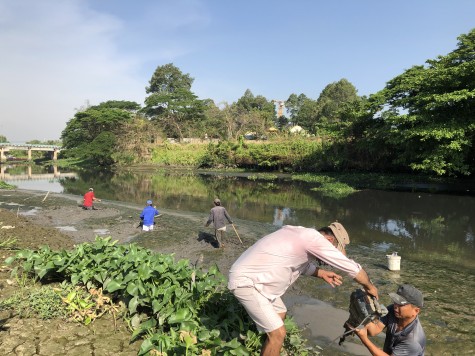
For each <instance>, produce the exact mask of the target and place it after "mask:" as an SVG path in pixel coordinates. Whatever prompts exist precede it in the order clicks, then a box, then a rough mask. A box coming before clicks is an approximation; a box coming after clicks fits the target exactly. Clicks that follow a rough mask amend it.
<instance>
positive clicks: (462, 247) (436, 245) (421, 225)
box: [5, 168, 475, 355]
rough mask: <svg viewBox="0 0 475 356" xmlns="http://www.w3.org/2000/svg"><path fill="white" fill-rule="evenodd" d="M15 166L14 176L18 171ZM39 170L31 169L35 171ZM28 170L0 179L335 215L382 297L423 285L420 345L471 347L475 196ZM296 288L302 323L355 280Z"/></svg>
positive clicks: (447, 349)
mask: <svg viewBox="0 0 475 356" xmlns="http://www.w3.org/2000/svg"><path fill="white" fill-rule="evenodd" d="M16 169H17V170H18V172H19V173H18V176H20V175H23V176H24V175H25V173H24V172H21V169H19V168H16ZM36 169H37V168H35V170H36ZM39 170H40V172H39V173H37V174H42V172H41V169H39ZM5 172H7V173H8V169H7V170H6V171H5ZM50 174H51V173H50ZM34 175H35V172H33V174H30V177H29V178H27V179H25V180H22V179H20V178H18V179H16V180H15V177H14V176H15V173H14V172H13V171H11V172H10V174H9V177H8V179H7V182H8V183H11V184H15V185H17V186H18V187H19V188H24V189H35V190H44V191H52V192H64V193H69V194H77V195H78V199H80V196H81V195H82V194H84V192H86V191H87V189H88V188H89V187H94V191H95V193H96V196H97V197H99V198H102V199H103V201H105V202H107V200H111V201H124V202H133V203H137V204H145V201H146V200H147V199H153V200H154V202H155V204H157V206H158V208H159V209H160V208H165V209H172V210H182V211H193V212H203V216H204V217H206V216H207V213H208V211H209V209H210V208H211V207H212V201H213V199H214V198H215V197H219V198H220V199H221V201H222V203H223V205H224V206H225V207H226V209H227V210H228V212H229V213H230V214H231V216H232V217H233V218H235V219H243V220H252V221H256V222H259V223H262V224H268V225H269V226H270V227H274V228H278V227H280V226H282V225H284V224H290V225H302V226H307V227H321V226H324V225H327V224H328V223H330V222H332V221H334V220H338V221H340V222H341V223H343V224H344V226H345V227H346V229H347V230H348V232H349V233H350V237H351V244H350V245H349V246H348V254H349V256H350V257H351V258H353V259H354V260H356V261H357V262H358V263H360V264H362V265H363V266H364V267H365V269H367V270H368V271H369V273H370V276H371V278H372V280H373V282H374V283H375V284H376V285H377V286H378V288H379V290H380V293H381V300H382V301H383V302H384V303H386V304H389V302H390V300H389V297H388V296H387V293H389V292H391V291H394V290H395V289H396V288H397V286H398V285H399V284H401V283H411V284H414V285H415V286H417V287H418V288H419V289H421V290H422V291H423V293H424V297H425V301H426V306H425V307H424V308H423V310H422V313H421V315H420V319H421V321H422V324H423V326H424V329H425V331H426V335H427V339H428V343H427V354H428V355H469V354H470V355H471V354H475V338H474V332H475V302H474V297H473V296H474V295H475V273H474V272H475V259H474V258H473V256H474V252H475V242H474V239H475V221H474V219H475V197H474V196H468V195H465V196H464V195H448V194H430V193H417V192H390V191H381V190H371V189H369V190H363V191H358V192H356V193H354V194H351V195H349V196H348V197H346V198H342V199H334V198H329V197H325V196H323V195H322V194H321V193H319V192H315V191H312V190H311V188H312V186H311V185H309V184H306V183H302V182H295V181H292V180H290V179H289V178H288V177H286V178H281V179H272V180H271V179H268V180H266V179H256V178H257V177H256V175H253V174H249V175H242V176H235V175H224V174H204V173H203V174H198V173H195V172H193V171H166V170H150V171H140V172H133V171H127V172H121V173H115V174H112V173H103V172H102V173H101V172H99V173H97V172H96V173H94V174H91V173H84V172H83V173H76V174H69V175H66V174H62V173H59V174H57V175H56V176H54V175H53V177H51V176H48V177H47V178H44V177H43V179H41V177H39V176H38V177H37V178H36V179H35V177H32V176H34ZM12 177H13V178H12ZM393 252H397V253H398V254H399V255H400V256H401V270H400V271H389V270H388V268H387V257H386V255H388V254H391V253H393ZM296 288H297V289H298V290H299V291H300V292H299V293H302V294H303V295H305V296H306V297H305V298H304V299H303V300H295V299H294V300H290V301H289V302H290V303H291V304H292V309H290V310H292V311H293V312H294V315H295V317H296V318H297V320H300V321H301V322H305V323H307V322H308V319H309V314H314V315H315V316H316V317H317V316H318V307H316V306H315V305H317V304H318V301H317V300H324V301H326V302H328V303H329V304H330V305H331V306H332V307H335V308H337V309H336V310H338V311H339V312H343V311H344V310H345V309H347V307H348V302H349V295H350V293H351V291H352V290H354V289H355V288H356V286H355V284H353V283H344V285H342V286H341V287H339V288H337V290H336V289H331V288H327V287H318V288H315V286H314V284H312V283H311V282H310V281H309V279H305V278H301V279H299V281H298V285H297V287H296ZM313 298H314V299H313ZM343 315H347V314H345V313H343ZM323 329H325V328H323ZM333 335H334V334H333ZM307 336H308V337H309V338H310V339H314V340H315V342H317V343H318V344H319V345H326V344H329V342H330V341H331V340H330V339H329V338H328V336H327V335H326V334H325V332H324V330H323V331H322V332H320V333H316V334H315V333H314V332H313V330H312V331H308V332H307ZM342 350H343V351H342ZM326 352H327V353H325V351H324V352H323V354H328V355H330V354H331V355H337V354H342V355H344V354H348V355H357V354H365V353H360V351H358V350H356V349H353V350H352V349H351V348H349V349H338V348H337V347H336V346H331V351H326ZM366 354H367V353H366Z"/></svg>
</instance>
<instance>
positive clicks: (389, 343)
mask: <svg viewBox="0 0 475 356" xmlns="http://www.w3.org/2000/svg"><path fill="white" fill-rule="evenodd" d="M381 322H382V323H383V324H384V325H386V340H385V341H384V348H383V351H384V352H386V353H387V354H389V355H394V356H402V355H407V356H424V351H425V347H426V335H425V333H424V329H422V325H421V323H420V321H419V317H416V318H415V319H414V320H413V321H412V323H410V324H409V325H408V326H406V327H405V328H404V329H402V330H401V331H399V332H396V330H397V329H396V328H397V320H396V316H395V315H394V305H390V306H388V314H387V315H385V316H384V317H382V318H381Z"/></svg>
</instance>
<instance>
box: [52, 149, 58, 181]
mask: <svg viewBox="0 0 475 356" xmlns="http://www.w3.org/2000/svg"><path fill="white" fill-rule="evenodd" d="M55 152H56V151H55ZM53 176H54V177H55V178H58V177H59V171H58V166H57V165H54V166H53Z"/></svg>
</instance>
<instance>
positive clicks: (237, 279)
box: [228, 222, 378, 356]
mask: <svg viewBox="0 0 475 356" xmlns="http://www.w3.org/2000/svg"><path fill="white" fill-rule="evenodd" d="M349 242H350V239H349V236H348V233H347V232H346V230H345V228H344V227H343V225H341V224H340V223H337V222H335V223H332V224H331V225H330V226H328V227H324V228H321V229H320V230H318V231H317V230H315V229H309V228H305V227H301V226H290V225H286V226H284V227H282V228H281V229H280V230H278V231H276V232H274V233H272V234H269V235H267V236H264V237H263V238H262V239H260V240H259V241H257V242H256V243H255V244H254V245H252V246H251V247H249V248H248V249H247V250H246V251H245V252H244V253H243V254H242V255H241V256H240V257H239V258H238V259H237V261H236V262H234V264H233V265H232V266H231V270H230V272H229V282H228V288H229V289H230V290H231V291H232V292H233V294H234V295H235V296H236V298H237V299H238V300H239V302H240V303H241V304H242V305H243V306H244V308H245V309H246V311H247V312H248V314H249V316H250V317H251V318H252V319H253V320H254V322H255V323H256V325H257V329H258V330H259V331H263V332H266V333H267V339H266V341H265V342H264V345H263V347H262V351H261V355H264V356H279V355H280V349H281V347H282V344H283V343H284V338H285V334H286V330H285V326H284V322H283V321H284V319H285V315H286V312H287V308H286V307H285V305H284V303H283V302H282V300H281V298H280V297H281V296H282V295H283V294H284V293H285V291H286V290H287V288H289V287H290V286H291V285H292V283H294V282H295V281H296V280H297V278H298V277H299V276H300V275H301V274H304V275H309V276H313V277H318V278H321V279H323V280H324V281H325V282H327V283H328V284H330V285H331V286H332V287H335V286H339V285H340V284H341V283H342V277H341V276H340V275H338V274H336V273H334V272H331V271H325V270H323V269H320V268H318V267H317V266H316V265H315V264H314V263H312V262H313V261H312V260H313V259H318V260H320V261H321V262H324V263H326V264H328V265H330V266H333V267H335V268H337V269H339V270H341V271H343V272H345V273H346V274H348V275H349V276H350V277H351V278H353V279H354V280H355V281H356V282H358V283H359V284H361V285H362V286H363V288H364V289H365V290H366V291H367V292H368V293H369V294H371V295H373V296H375V297H376V298H377V297H378V290H377V289H376V287H375V286H374V285H373V284H372V283H371V281H370V280H369V278H368V275H367V274H366V272H365V271H364V270H363V269H362V268H361V266H360V265H359V264H357V263H356V262H354V261H353V260H350V259H348V258H347V257H346V255H345V245H347V244H348V243H349Z"/></svg>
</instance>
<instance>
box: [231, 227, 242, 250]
mask: <svg viewBox="0 0 475 356" xmlns="http://www.w3.org/2000/svg"><path fill="white" fill-rule="evenodd" d="M231 226H232V227H233V229H234V232H235V233H236V236H237V238H238V239H239V241H240V242H241V245H242V241H241V238H240V237H239V234H238V232H237V230H236V228H235V227H234V224H231Z"/></svg>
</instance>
